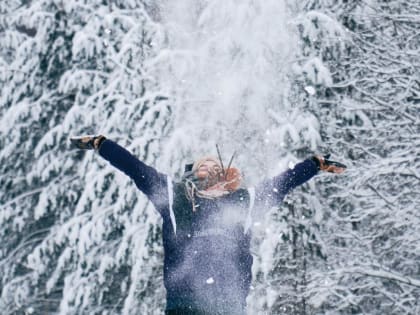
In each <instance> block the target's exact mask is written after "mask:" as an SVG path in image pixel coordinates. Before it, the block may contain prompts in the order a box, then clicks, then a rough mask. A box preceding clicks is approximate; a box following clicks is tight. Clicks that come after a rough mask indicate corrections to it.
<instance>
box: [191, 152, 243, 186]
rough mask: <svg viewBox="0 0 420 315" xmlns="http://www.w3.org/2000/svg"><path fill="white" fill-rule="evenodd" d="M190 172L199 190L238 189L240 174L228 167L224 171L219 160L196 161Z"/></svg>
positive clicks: (210, 157)
mask: <svg viewBox="0 0 420 315" xmlns="http://www.w3.org/2000/svg"><path fill="white" fill-rule="evenodd" d="M191 171H192V174H193V175H194V177H195V178H196V179H197V181H198V188H199V189H200V190H206V189H210V190H211V189H218V190H224V191H229V192H230V191H235V190H237V189H238V188H239V186H240V184H241V180H242V176H241V173H240V172H239V170H238V169H237V168H234V167H229V168H228V169H227V170H224V169H223V165H222V164H221V162H220V160H219V159H217V158H215V157H213V156H206V157H203V158H201V159H199V160H197V161H196V162H195V163H194V164H193V166H192V170H191Z"/></svg>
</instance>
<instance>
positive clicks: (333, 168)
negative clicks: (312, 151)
mask: <svg viewBox="0 0 420 315" xmlns="http://www.w3.org/2000/svg"><path fill="white" fill-rule="evenodd" d="M329 157H330V155H329V154H328V155H325V156H321V155H315V156H314V157H313V158H312V159H313V160H314V161H315V163H316V164H317V165H318V169H319V170H321V171H324V172H329V173H336V174H341V173H343V172H344V171H345V170H346V168H347V166H346V165H344V164H342V163H340V162H336V161H331V160H329V159H328V158H329Z"/></svg>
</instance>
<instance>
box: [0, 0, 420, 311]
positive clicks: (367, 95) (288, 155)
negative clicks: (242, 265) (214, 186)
mask: <svg viewBox="0 0 420 315" xmlns="http://www.w3.org/2000/svg"><path fill="white" fill-rule="evenodd" d="M308 8H311V10H308ZM418 11H419V4H417V3H414V2H412V3H410V5H405V4H402V3H399V2H395V1H394V2H392V1H391V2H387V3H381V5H380V6H378V3H377V1H374V0H369V1H367V2H366V1H365V2H363V3H350V2H346V3H345V2H336V1H318V2H314V1H300V2H294V1H278V0H266V1H253V0H244V1H236V0H224V1H222V0H214V1H207V0H200V1H196V0H178V1H169V0H163V1H157V2H156V1H151V0H145V1H142V2H141V3H140V2H139V1H137V0H130V1H119V2H113V1H109V3H105V2H104V1H90V2H89V1H84V2H83V1H82V2H81V1H75V0H70V1H63V2H62V3H61V4H60V5H56V4H54V3H53V2H51V1H44V0H34V1H29V2H28V1H27V3H26V4H25V5H24V6H20V5H19V4H18V3H17V2H16V1H12V0H5V1H0V12H1V14H0V29H1V32H0V174H1V175H0V185H1V189H0V226H1V229H0V237H1V239H2V244H3V245H2V247H1V249H0V275H1V283H2V290H1V299H0V309H2V312H4V313H13V312H20V311H21V312H26V313H28V314H38V313H39V314H43V313H45V312H46V310H45V309H43V306H42V305H43V304H42V303H38V302H37V301H41V300H44V299H45V300H48V301H49V302H51V313H54V314H68V315H71V314H93V313H102V314H127V315H128V314H161V313H162V312H163V308H164V306H165V305H164V301H165V291H164V289H163V286H162V264H163V249H162V246H161V242H162V240H161V228H160V224H161V219H160V217H159V215H158V214H157V213H156V212H155V211H154V210H153V207H152V205H151V204H150V202H148V201H147V199H146V198H145V197H144V195H142V194H141V193H140V192H139V191H138V190H137V188H136V187H135V185H134V184H133V183H132V182H131V181H130V180H129V179H128V178H127V177H126V175H125V174H123V173H119V172H117V171H116V170H115V169H114V168H113V167H112V166H111V165H108V163H105V162H104V161H103V160H102V159H101V157H100V156H98V155H97V154H95V153H94V152H85V153H82V152H79V151H75V150H69V146H70V145H69V143H68V138H69V136H71V135H80V134H97V133H103V134H105V135H106V136H107V137H109V138H110V139H113V140H115V141H117V142H118V143H120V144H121V145H123V146H124V147H126V148H127V149H129V150H130V151H131V152H133V153H134V155H135V156H137V157H139V158H140V159H141V160H143V161H144V162H146V163H147V164H149V165H151V166H154V167H156V168H157V169H158V170H159V171H161V172H164V173H167V174H169V175H171V176H174V178H175V179H179V177H180V174H181V173H182V169H183V166H184V164H185V163H186V162H190V161H192V160H194V159H196V158H197V157H198V156H202V155H207V154H214V153H215V149H214V148H215V144H216V143H217V144H219V145H220V147H221V148H222V153H223V157H224V158H225V157H229V156H230V155H231V154H232V153H233V152H234V151H237V152H238V156H237V158H235V161H234V163H235V166H237V167H238V168H240V169H241V171H243V173H244V174H245V183H244V184H245V186H253V185H255V184H256V183H258V182H260V181H261V180H262V179H263V178H269V177H271V176H273V175H274V174H278V173H279V172H281V171H283V170H285V169H287V168H288V167H289V168H293V166H294V165H295V164H296V163H297V162H298V161H300V160H301V159H302V158H304V157H306V156H309V155H312V154H314V153H322V154H324V153H328V152H330V153H332V155H333V157H334V158H337V159H338V160H339V161H342V162H344V163H346V164H348V165H351V167H349V169H348V171H347V172H346V173H345V174H344V175H343V176H330V174H324V175H322V176H317V177H316V178H314V179H313V180H312V181H311V182H309V183H308V184H306V185H305V186H304V187H301V188H298V189H296V190H295V191H294V192H292V193H291V194H290V195H289V196H287V197H286V200H285V203H284V204H282V205H281V206H280V207H279V208H275V209H263V210H264V213H265V214H266V215H265V216H264V217H259V218H258V221H257V222H253V224H252V229H253V233H254V239H253V247H252V253H253V255H254V265H253V274H254V279H253V284H252V291H251V293H250V296H249V297H248V304H249V313H250V314H263V313H267V314H268V313H283V312H284V313H286V312H287V311H289V310H290V309H289V307H290V305H292V306H294V307H296V308H298V307H299V305H302V303H301V301H305V302H307V303H306V304H305V305H307V309H306V310H305V311H306V312H310V313H314V314H321V313H322V314H335V313H337V312H341V313H343V314H344V313H350V312H359V313H360V312H364V311H365V312H366V313H369V312H370V313H375V312H376V313H381V314H415V313H418V305H417V304H418V303H417V300H418V299H417V297H418V296H419V289H418V288H419V286H420V284H419V277H418V268H417V269H416V266H417V265H418V263H417V262H418V261H419V252H420V251H419V245H418V235H419V233H420V231H419V227H420V222H419V219H420V218H419V215H418V204H419V200H418V196H419V195H418V193H417V192H418V191H419V181H418V179H419V176H420V175H419V174H420V166H419V161H418V158H417V157H418V148H419V145H420V143H419V140H418V134H419V130H418V106H417V104H416V100H417V99H418V71H417V69H419V67H420V65H419V62H418V58H415V57H416V56H418V55H419V51H418V44H417V42H418V28H417V27H416V25H418V18H417V17H416V16H415V15H414V14H413V12H418ZM151 12H153V14H152V13H151ZM395 12H397V13H395ZM58 13H59V14H58ZM148 13H150V14H152V15H148ZM344 20H346V25H344ZM352 23H355V24H354V26H353V24H352ZM18 26H25V27H27V28H35V30H36V33H35V35H30V34H26V33H25V32H22V31H19V27H18ZM361 30H363V31H361ZM416 71H417V72H416ZM232 213H233V210H232ZM232 213H231V214H230V215H226V216H225V218H224V223H225V224H232V223H233V222H237V221H238V220H239V219H241V218H238V217H237V216H235V215H234V214H232ZM215 279H216V276H215V275H212V276H211V277H209V278H208V279H207V280H206V283H207V284H209V285H214V283H215ZM372 292H375V293H372ZM107 299H109V300H112V304H113V305H112V307H111V308H110V306H109V305H108V304H109V302H107ZM395 301H397V302H395ZM402 301H403V302H402ZM107 303H108V304H107ZM416 303H417V304H416ZM372 305H375V306H372ZM49 311H50V310H48V311H47V312H49ZM290 313H303V310H301V309H295V311H294V312H293V311H290Z"/></svg>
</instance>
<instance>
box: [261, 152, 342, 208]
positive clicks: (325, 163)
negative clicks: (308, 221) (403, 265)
mask: <svg viewBox="0 0 420 315" xmlns="http://www.w3.org/2000/svg"><path fill="white" fill-rule="evenodd" d="M345 168H346V166H345V165H344V164H341V163H338V162H334V161H330V160H328V159H327V158H326V157H322V156H313V157H311V158H308V159H306V160H304V161H302V162H300V163H298V164H296V165H295V166H294V167H293V168H292V169H288V170H287V171H285V172H283V173H282V174H280V175H277V176H275V177H273V178H270V179H267V180H264V181H263V182H262V183H260V184H259V185H257V186H256V187H255V196H256V201H257V202H258V203H260V204H261V205H263V206H265V207H273V206H275V205H278V204H280V203H281V202H282V201H283V199H284V197H285V196H286V195H287V194H288V193H289V192H290V191H291V190H292V189H294V188H295V187H297V186H300V185H302V184H303V183H305V182H307V181H308V180H310V179H311V178H312V177H313V176H315V175H316V174H317V173H318V171H320V170H321V171H326V172H330V173H342V172H344V170H345Z"/></svg>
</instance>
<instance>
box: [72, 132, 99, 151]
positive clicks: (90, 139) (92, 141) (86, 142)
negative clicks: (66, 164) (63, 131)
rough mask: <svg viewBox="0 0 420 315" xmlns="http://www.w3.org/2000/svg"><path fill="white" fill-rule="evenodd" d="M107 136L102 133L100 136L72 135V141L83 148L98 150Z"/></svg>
mask: <svg viewBox="0 0 420 315" xmlns="http://www.w3.org/2000/svg"><path fill="white" fill-rule="evenodd" d="M105 139H106V138H105V137H104V136H102V135H99V136H82V137H72V138H70V141H71V143H72V145H73V146H75V147H76V148H78V149H82V150H98V149H99V147H100V145H101V143H102V142H103V141H104V140H105Z"/></svg>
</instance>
